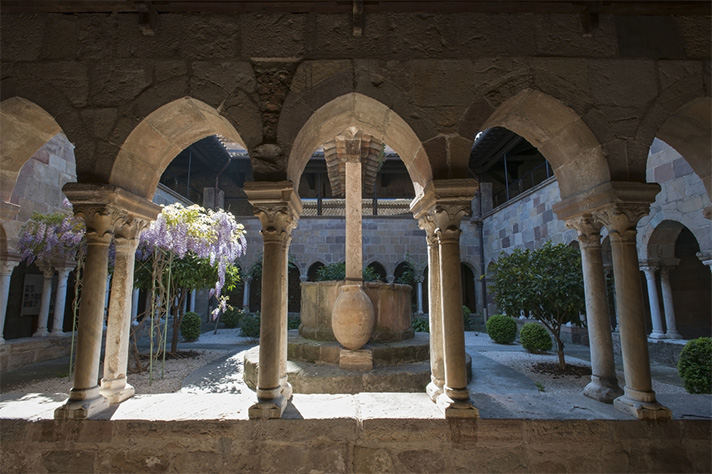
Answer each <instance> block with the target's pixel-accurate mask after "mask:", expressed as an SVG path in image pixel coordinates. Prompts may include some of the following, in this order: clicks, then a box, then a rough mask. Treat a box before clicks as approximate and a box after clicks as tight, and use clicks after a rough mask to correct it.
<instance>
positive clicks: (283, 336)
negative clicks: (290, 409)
mask: <svg viewBox="0 0 712 474" xmlns="http://www.w3.org/2000/svg"><path fill="white" fill-rule="evenodd" d="M291 232H292V229H290V230H289V235H288V236H287V238H286V239H283V240H282V256H281V259H282V262H283V263H284V264H283V265H282V278H281V281H282V285H281V287H282V294H281V297H280V301H281V307H280V311H279V324H280V327H279V335H280V346H279V350H280V354H279V386H280V387H281V390H282V397H283V398H284V399H285V400H291V398H292V384H290V383H289V381H287V353H288V342H289V341H288V340H287V332H288V330H289V324H288V321H287V320H288V313H289V311H288V309H289V244H291V243H292V235H291Z"/></svg>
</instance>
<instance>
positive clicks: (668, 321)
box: [660, 265, 682, 339]
mask: <svg viewBox="0 0 712 474" xmlns="http://www.w3.org/2000/svg"><path fill="white" fill-rule="evenodd" d="M660 286H661V287H662V290H663V307H664V308H665V326H666V328H667V331H666V332H665V337H667V338H668V339H682V336H681V335H680V333H679V332H677V325H676V323H675V307H674V305H673V302H672V286H670V267H669V266H667V265H664V266H662V267H661V268H660Z"/></svg>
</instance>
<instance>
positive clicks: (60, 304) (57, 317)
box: [52, 266, 74, 336]
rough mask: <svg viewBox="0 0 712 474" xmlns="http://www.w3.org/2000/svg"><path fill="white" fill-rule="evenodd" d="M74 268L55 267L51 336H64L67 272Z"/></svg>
mask: <svg viewBox="0 0 712 474" xmlns="http://www.w3.org/2000/svg"><path fill="white" fill-rule="evenodd" d="M73 268H74V267H67V266H64V267H57V275H58V277H59V279H58V280H57V296H56V297H55V299H54V320H53V321H52V335H53V336H62V335H64V307H65V306H66V302H67V279H68V278H69V272H71V271H72V269H73Z"/></svg>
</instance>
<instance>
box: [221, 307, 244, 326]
mask: <svg viewBox="0 0 712 474" xmlns="http://www.w3.org/2000/svg"><path fill="white" fill-rule="evenodd" d="M220 319H222V322H223V324H224V325H225V327H226V328H228V329H235V328H236V327H238V326H239V325H240V319H242V311H240V310H239V309H237V308H232V309H229V310H227V311H225V314H223V315H222V316H221V317H220Z"/></svg>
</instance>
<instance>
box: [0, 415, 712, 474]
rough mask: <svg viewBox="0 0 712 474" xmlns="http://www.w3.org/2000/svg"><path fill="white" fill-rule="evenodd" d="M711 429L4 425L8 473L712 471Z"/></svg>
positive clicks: (483, 422)
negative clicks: (711, 451) (711, 461)
mask: <svg viewBox="0 0 712 474" xmlns="http://www.w3.org/2000/svg"><path fill="white" fill-rule="evenodd" d="M710 428H711V427H710V423H709V421H705V420H673V421H666V422H657V423H656V422H652V421H651V422H644V421H613V420H494V419H479V420H458V419H452V420H448V421H446V420H442V419H440V420H428V419H411V418H395V419H394V418H383V419H364V420H359V419H352V418H340V419H308V420H302V419H278V420H261V421H257V420H251V421H247V420H189V421H146V420H120V421H109V420H94V421H54V420H44V421H36V422H32V421H26V420H8V419H3V420H0V436H1V437H2V438H1V440H2V446H3V456H2V457H1V458H0V471H2V472H18V473H21V472H27V473H29V472H32V473H58V472H73V473H91V472H132V473H136V474H139V473H161V472H264V473H278V472H279V473H284V472H333V473H356V472H359V473H371V472H373V473H375V472H400V473H409V472H514V471H519V470H521V471H522V472H710V469H711V468H712V466H711V465H710V452H709V446H710V441H711V440H710Z"/></svg>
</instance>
